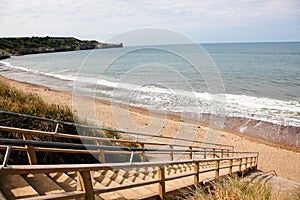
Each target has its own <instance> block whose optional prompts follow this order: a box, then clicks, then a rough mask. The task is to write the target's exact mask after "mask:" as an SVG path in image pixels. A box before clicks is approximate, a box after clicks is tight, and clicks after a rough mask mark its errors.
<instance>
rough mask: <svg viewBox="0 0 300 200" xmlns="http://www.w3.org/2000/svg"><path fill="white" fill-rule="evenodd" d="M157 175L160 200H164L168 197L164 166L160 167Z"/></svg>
mask: <svg viewBox="0 0 300 200" xmlns="http://www.w3.org/2000/svg"><path fill="white" fill-rule="evenodd" d="M157 175H158V180H159V184H158V192H159V198H160V199H164V198H165V196H166V183H165V181H166V180H165V168H164V166H160V167H158V171H157Z"/></svg>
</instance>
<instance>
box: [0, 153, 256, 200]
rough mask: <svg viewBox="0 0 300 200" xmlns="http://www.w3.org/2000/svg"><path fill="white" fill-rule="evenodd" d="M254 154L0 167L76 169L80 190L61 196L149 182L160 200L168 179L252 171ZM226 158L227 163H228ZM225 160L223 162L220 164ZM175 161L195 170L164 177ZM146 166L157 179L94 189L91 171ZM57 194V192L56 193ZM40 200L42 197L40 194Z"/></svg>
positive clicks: (7, 171)
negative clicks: (213, 157) (172, 159)
mask: <svg viewBox="0 0 300 200" xmlns="http://www.w3.org/2000/svg"><path fill="white" fill-rule="evenodd" d="M257 158H258V157H257V156H243V157H231V158H215V159H197V160H185V161H183V160H182V161H170V162H155V163H147V162H146V163H145V162H142V163H126V164H79V165H27V166H8V167H4V168H2V169H1V170H0V176H1V175H13V174H18V175H20V174H29V173H30V174H38V173H52V172H73V171H76V172H78V174H79V177H80V183H81V186H82V191H76V192H68V193H64V194H61V195H62V196H64V197H69V198H78V197H82V196H85V197H86V199H94V195H95V194H101V193H105V192H112V191H118V190H123V189H127V188H134V187H140V186H146V185H152V184H158V188H157V191H158V195H159V197H160V198H161V199H164V198H165V196H166V184H167V182H168V181H171V180H175V179H181V178H184V177H188V176H192V177H194V178H193V179H194V183H193V184H194V185H195V186H199V184H200V183H201V181H203V180H201V175H202V174H204V173H207V172H212V171H214V172H215V179H219V177H220V170H224V169H228V172H227V174H229V175H232V173H233V170H232V169H233V168H234V167H238V168H239V171H238V172H239V173H242V172H245V171H247V170H252V169H255V168H256V167H257V162H256V161H257ZM228 161H229V162H228ZM208 162H214V163H215V167H214V168H209V169H204V170H200V167H199V166H201V165H203V164H205V163H208ZM223 163H224V164H223ZM178 164H191V165H192V166H193V167H194V171H193V172H191V173H186V174H180V175H176V176H171V177H166V176H165V169H166V167H168V166H172V165H178ZM145 167H156V168H157V173H158V176H157V177H158V178H157V180H148V181H144V182H139V183H133V184H130V185H127V184H124V185H119V186H113V187H112V186H111V187H106V188H101V189H100V188H93V185H92V184H91V183H92V178H91V175H90V174H91V172H92V171H98V170H105V169H132V168H134V169H137V168H145ZM56 196H58V195H56ZM46 198H47V199H51V195H50V196H48V197H45V199H46ZM39 199H42V198H41V197H39Z"/></svg>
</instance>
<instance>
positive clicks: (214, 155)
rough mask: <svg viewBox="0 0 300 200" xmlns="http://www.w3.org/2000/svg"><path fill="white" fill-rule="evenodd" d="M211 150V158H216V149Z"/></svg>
mask: <svg viewBox="0 0 300 200" xmlns="http://www.w3.org/2000/svg"><path fill="white" fill-rule="evenodd" d="M212 150H213V155H212V157H213V158H216V152H215V150H216V149H215V148H213V149H212Z"/></svg>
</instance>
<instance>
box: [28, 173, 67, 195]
mask: <svg viewBox="0 0 300 200" xmlns="http://www.w3.org/2000/svg"><path fill="white" fill-rule="evenodd" d="M23 178H24V179H25V180H26V181H27V182H28V183H29V184H30V185H31V186H32V187H33V188H34V189H35V190H36V191H37V192H38V193H39V194H40V195H45V194H55V193H63V192H65V190H64V189H62V188H61V187H60V186H59V185H58V184H56V183H55V182H54V181H53V180H52V179H51V178H49V177H47V176H46V175H45V174H27V175H24V176H23Z"/></svg>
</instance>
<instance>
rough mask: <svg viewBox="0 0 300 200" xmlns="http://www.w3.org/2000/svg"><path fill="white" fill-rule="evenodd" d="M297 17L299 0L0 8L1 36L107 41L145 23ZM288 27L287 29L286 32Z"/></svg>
mask: <svg viewBox="0 0 300 200" xmlns="http://www.w3.org/2000/svg"><path fill="white" fill-rule="evenodd" d="M297 18H298V19H299V18H300V2H299V0H261V1H259V0H241V1H235V0H225V1H223V0H215V1H199V0H185V1H182V0H164V1H158V0H143V1H140V0H132V1H125V0H124V1H122V0H111V1H109V0H102V1H96V0H87V1H75V0H63V1H61V0H53V1H42V0H40V1H39V0H27V1H22V0H6V1H4V2H3V3H1V9H0V26H1V33H0V34H1V35H0V36H21V35H47V34H48V35H74V36H80V37H86V38H88V37H93V38H95V39H103V38H104V39H108V38H109V37H112V36H113V35H116V34H118V33H120V32H122V31H128V30H132V29H137V28H144V27H161V28H169V29H175V30H178V31H180V32H184V33H186V34H191V36H194V34H195V33H196V32H197V31H198V32H199V33H201V31H203V30H211V31H215V30H217V29H219V30H221V29H222V28H226V27H232V28H237V27H243V26H245V24H246V25H251V26H253V27H255V26H256V27H257V28H259V26H260V24H267V23H269V22H270V21H276V20H287V21H288V20H290V19H294V20H295V19H297ZM286 31H288V30H286Z"/></svg>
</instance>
